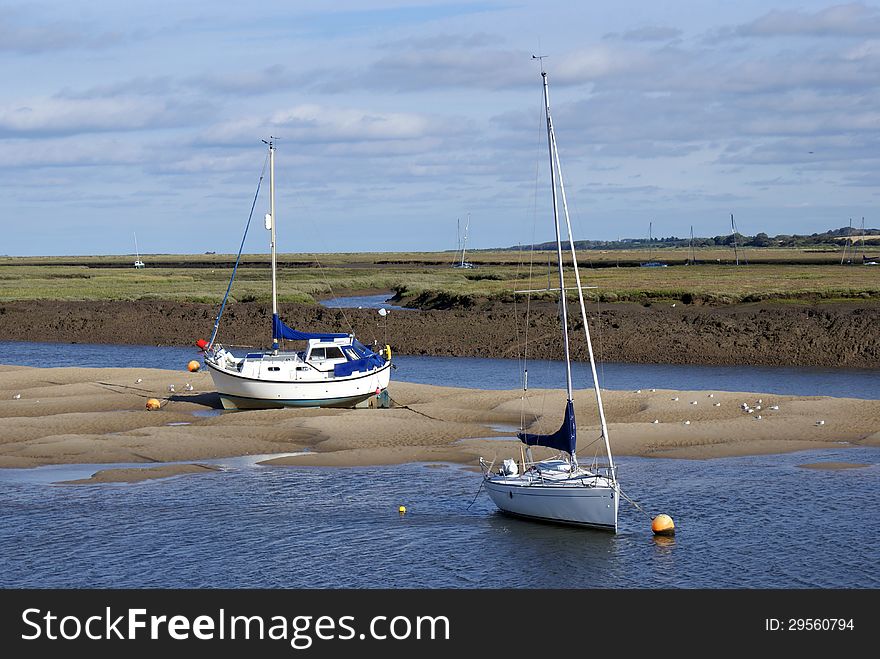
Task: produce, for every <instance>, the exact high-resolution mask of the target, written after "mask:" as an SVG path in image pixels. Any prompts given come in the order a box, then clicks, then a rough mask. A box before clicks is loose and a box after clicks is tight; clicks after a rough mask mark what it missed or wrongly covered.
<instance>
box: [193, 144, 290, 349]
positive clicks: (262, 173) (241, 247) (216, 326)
mask: <svg viewBox="0 0 880 659" xmlns="http://www.w3.org/2000/svg"><path fill="white" fill-rule="evenodd" d="M268 164H269V154H268V153H267V154H266V159H265V160H264V161H263V169H262V170H261V171H260V180H259V181H257V191H256V192H255V193H254V201H253V202H252V203H251V212H250V213H249V214H248V219H247V224H246V225H245V227H244V235H242V237H241V244H240V245H239V246H238V255H237V256H236V257H235V265H234V266H233V267H232V276H231V277H230V278H229V285H228V286H227V287H226V295H224V296H223V303H222V304H221V305H220V311H219V312H218V313H217V317H216V318H215V319H214V330H213V331H212V332H211V340H210V341H208V347H207V349H208V350H210V349H211V346H213V345H214V340H215V339H216V338H217V332H218V331H219V330H220V318H222V317H223V311H224V309H226V301H227V300H228V299H229V292H230V291H231V290H232V282H234V281H235V273H236V272H237V271H238V264H239V263H240V262H241V253H242V251H243V250H244V241H245V240H246V239H247V235H248V229H250V226H251V220H252V219H253V218H254V208H256V207H257V199H258V198H259V196H260V187H261V186H262V185H263V178H264V177H265V176H266V166H267V165H268ZM272 221H273V222H274V221H275V218H274V217H273V218H272Z"/></svg>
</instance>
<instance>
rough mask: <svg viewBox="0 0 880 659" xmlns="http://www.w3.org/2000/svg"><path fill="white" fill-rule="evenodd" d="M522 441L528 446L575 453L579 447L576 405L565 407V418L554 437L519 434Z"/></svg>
mask: <svg viewBox="0 0 880 659" xmlns="http://www.w3.org/2000/svg"><path fill="white" fill-rule="evenodd" d="M517 437H519V439H520V441H522V442H523V444H526V445H527V446H547V447H549V448H555V449H557V450H559V451H566V452H567V453H574V451H575V447H576V446H577V428H576V427H575V422H574V403H572V402H571V401H568V403H566V405H565V417H564V418H563V419H562V425H561V426H559V430H557V431H556V432H554V433H553V434H552V435H533V434H532V433H528V432H521V433H517Z"/></svg>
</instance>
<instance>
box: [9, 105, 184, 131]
mask: <svg viewBox="0 0 880 659" xmlns="http://www.w3.org/2000/svg"><path fill="white" fill-rule="evenodd" d="M192 110H193V107H192V106H189V105H180V104H176V103H172V102H169V101H167V100H163V99H161V98H143V97H112V98H88V99H75V98H35V99H29V100H25V101H20V102H18V103H15V104H14V105H5V106H0V137H2V136H24V135H29V136H34V137H45V136H47V135H65V134H72V133H88V132H107V131H131V130H140V129H145V128H156V127H167V126H174V125H182V124H185V123H186V122H188V121H191V120H192V119H191V116H190V114H191V111H192Z"/></svg>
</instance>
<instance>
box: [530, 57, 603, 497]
mask: <svg viewBox="0 0 880 659" xmlns="http://www.w3.org/2000/svg"><path fill="white" fill-rule="evenodd" d="M541 75H542V76H543V77H544V104H545V108H544V109H545V112H546V114H547V134H548V137H549V141H550V159H551V163H550V176H551V180H552V179H553V164H554V161H555V165H556V172H557V173H558V175H559V191H560V195H561V197H562V210H563V214H564V216H565V227H566V230H567V232H568V246H569V249H570V251H571V261H572V267H573V268H574V279H575V287H576V288H577V292H578V303H579V305H580V309H581V318H582V319H583V321H584V335H585V337H586V339H587V351H588V353H589V356H590V372H591V373H592V376H593V389H594V391H595V394H596V405H597V407H598V408H599V426H600V428H601V431H602V439H603V440H604V441H605V454H606V455H607V456H608V467H609V473H610V474H611V479H612V481H616V480H617V476H616V474H615V470H614V458H613V457H612V456H611V444H610V443H609V441H608V424H607V422H606V421H605V408H604V406H603V405H602V391H601V389H600V388H599V377H598V374H597V372H596V358H595V355H594V354H593V341H592V339H591V337H590V325H589V322H588V321H587V310H586V306H585V305H584V289H583V286H582V285H581V274H580V270H579V269H578V262H577V252H576V250H575V247H574V236H573V232H572V230H571V218H570V216H569V213H568V199H567V198H566V195H565V183H564V180H563V176H562V162H561V161H560V159H559V148H558V146H557V144H556V132H555V131H554V130H553V121H552V119H551V118H550V93H549V87H548V84H547V74H546V73H545V72H544V71H542V72H541ZM553 209H554V216H555V218H556V244H557V250H558V252H557V253H558V256H559V288H560V295H561V296H562V300H563V307H562V313H563V326H564V327H565V361H566V368H567V372H566V373H567V376H568V381H567V384H568V399H569V400H571V396H572V391H571V364H570V360H569V354H568V318H567V315H566V306H565V284H564V283H563V281H562V246H561V243H560V240H559V214H558V212H557V211H556V187H555V184H554V189H553ZM572 459H573V461H574V462H575V463H577V456H576V455H574V454H573V455H572Z"/></svg>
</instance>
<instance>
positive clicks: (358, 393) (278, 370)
mask: <svg viewBox="0 0 880 659" xmlns="http://www.w3.org/2000/svg"><path fill="white" fill-rule="evenodd" d="M266 143H267V144H268V146H269V157H268V160H269V213H268V214H267V215H266V218H265V224H266V229H267V230H269V231H271V234H270V235H271V238H270V248H271V258H272V349H271V350H267V351H261V352H248V353H246V354H245V356H244V357H237V356H235V355H234V354H233V353H232V352H230V351H229V350H226V349H225V348H224V347H223V346H222V345H221V344H219V343H217V342H216V337H217V329H218V327H219V323H220V315H222V309H221V314H219V315H218V316H217V319H216V322H215V325H214V332H213V334H212V336H211V340H210V341H205V340H204V339H200V340H199V341H197V342H196V345H197V346H198V347H199V348H201V349H202V350H203V351H204V353H205V365H206V366H207V367H208V369H209V370H210V373H211V377H212V378H213V380H214V386H215V387H216V388H217V392H218V393H219V395H220V400H221V402H222V403H223V407H224V408H226V409H265V408H278V407H355V406H356V405H357V404H358V403H361V402H363V401H365V400H367V399H368V398H370V397H371V396H380V395H381V394H382V392H384V391H385V389H387V387H388V382H389V379H390V374H391V348H390V347H389V346H387V345H386V346H385V347H384V348H382V349H379V352H378V353H377V352H374V351H373V350H371V349H370V348H367V347H366V346H365V345H363V344H362V343H361V342H360V341H358V340H357V339H356V338H355V337H354V334H346V333H323V332H303V331H299V330H296V329H293V328H292V327H288V326H287V325H286V324H284V322H283V321H282V320H281V319H280V318H279V316H278V287H277V282H276V276H277V265H276V257H275V244H276V243H275V228H276V225H277V218H276V215H275V144H274V140H270V141H268V142H266ZM242 244H243V243H242ZM230 286H231V282H230ZM227 295H228V291H227ZM224 303H225V301H224ZM285 341H296V342H298V343H299V344H300V345H303V343H304V347H303V348H301V349H299V350H296V349H292V350H290V349H285V347H284V342H285Z"/></svg>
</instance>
